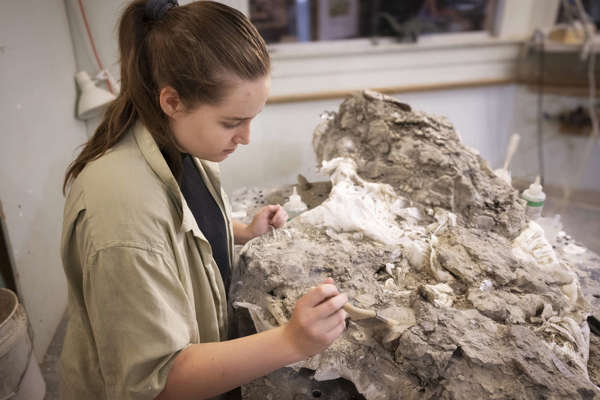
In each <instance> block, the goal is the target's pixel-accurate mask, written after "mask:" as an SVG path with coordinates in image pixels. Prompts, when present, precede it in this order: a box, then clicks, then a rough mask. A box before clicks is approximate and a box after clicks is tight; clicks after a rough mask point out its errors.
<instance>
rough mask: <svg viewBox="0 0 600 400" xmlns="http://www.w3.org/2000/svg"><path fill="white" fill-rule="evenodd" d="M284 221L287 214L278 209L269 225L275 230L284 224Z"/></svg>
mask: <svg viewBox="0 0 600 400" xmlns="http://www.w3.org/2000/svg"><path fill="white" fill-rule="evenodd" d="M286 220H287V214H286V212H285V211H284V210H283V208H280V209H279V210H277V212H276V213H275V215H273V217H272V218H271V221H270V224H271V225H273V226H274V227H275V228H281V227H282V226H283V225H284V224H285V221H286Z"/></svg>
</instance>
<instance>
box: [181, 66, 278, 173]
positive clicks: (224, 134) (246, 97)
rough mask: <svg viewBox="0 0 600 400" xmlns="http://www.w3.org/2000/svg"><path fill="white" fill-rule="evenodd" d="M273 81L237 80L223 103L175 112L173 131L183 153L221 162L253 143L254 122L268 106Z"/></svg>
mask: <svg viewBox="0 0 600 400" xmlns="http://www.w3.org/2000/svg"><path fill="white" fill-rule="evenodd" d="M270 82H271V80H270V77H269V76H268V75H267V76H264V77H262V78H259V79H256V80H253V81H248V80H242V79H236V80H234V84H233V86H232V87H231V88H230V89H229V91H228V94H227V96H226V97H225V98H224V99H223V100H222V101H221V102H220V103H218V104H214V105H211V104H202V105H200V106H198V107H196V108H194V109H193V110H191V111H177V112H175V113H173V114H172V115H171V118H170V122H171V130H172V132H173V134H174V136H175V141H176V143H177V145H178V146H179V147H180V150H182V151H184V152H186V153H189V154H191V155H193V156H196V157H198V158H201V159H203V160H208V161H215V162H219V161H223V160H224V159H226V158H227V156H228V155H230V154H231V153H233V152H234V151H235V149H236V148H237V146H238V145H240V144H248V143H250V122H252V119H253V118H254V117H255V116H256V115H257V114H258V113H260V112H261V110H262V108H263V107H264V105H265V103H266V101H267V97H268V95H269V88H270ZM178 108H180V107H178Z"/></svg>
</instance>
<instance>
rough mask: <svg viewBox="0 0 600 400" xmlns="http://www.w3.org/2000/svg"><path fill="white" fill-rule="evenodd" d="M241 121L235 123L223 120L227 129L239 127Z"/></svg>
mask: <svg viewBox="0 0 600 400" xmlns="http://www.w3.org/2000/svg"><path fill="white" fill-rule="evenodd" d="M240 124H241V122H236V123H233V124H230V123H227V122H223V127H224V128H225V129H233V128H237V127H238V126H240Z"/></svg>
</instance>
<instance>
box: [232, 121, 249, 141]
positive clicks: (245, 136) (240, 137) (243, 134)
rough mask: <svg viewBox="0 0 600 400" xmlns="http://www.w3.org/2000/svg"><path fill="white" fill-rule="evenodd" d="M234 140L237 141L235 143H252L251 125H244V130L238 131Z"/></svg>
mask: <svg viewBox="0 0 600 400" xmlns="http://www.w3.org/2000/svg"><path fill="white" fill-rule="evenodd" d="M233 141H234V142H235V144H248V143H250V126H249V125H248V126H246V127H244V129H243V130H241V131H240V132H238V133H237V134H236V135H235V136H234V138H233Z"/></svg>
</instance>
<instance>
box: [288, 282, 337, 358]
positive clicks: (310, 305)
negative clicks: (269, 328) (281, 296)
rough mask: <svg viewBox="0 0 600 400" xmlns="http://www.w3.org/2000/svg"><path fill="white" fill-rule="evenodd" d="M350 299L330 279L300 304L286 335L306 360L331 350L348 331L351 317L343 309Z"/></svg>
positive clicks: (309, 293)
mask: <svg viewBox="0 0 600 400" xmlns="http://www.w3.org/2000/svg"><path fill="white" fill-rule="evenodd" d="M347 301H348V297H347V296H346V295H345V294H340V293H339V292H338V290H337V288H336V287H335V285H334V284H333V279H331V278H328V279H327V280H326V281H325V282H323V283H322V284H320V285H319V286H317V287H314V288H311V289H310V290H309V291H308V293H306V294H305V295H304V296H302V297H301V298H300V299H299V300H298V301H297V302H296V307H295V308H294V312H293V313H292V318H291V319H290V321H289V322H288V323H287V325H285V330H284V331H285V332H286V334H287V336H288V337H289V339H290V340H291V342H292V345H293V346H295V347H296V348H297V349H298V350H299V351H300V353H301V354H302V355H303V358H308V357H310V356H312V355H315V354H317V353H319V352H321V351H322V350H324V349H326V348H327V347H329V345H330V344H331V343H333V341H334V340H335V339H336V338H337V337H338V336H340V335H341V334H342V332H343V331H344V329H345V328H346V318H347V316H348V314H347V313H346V311H344V310H343V309H342V306H343V305H344V304H346V302H347Z"/></svg>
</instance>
